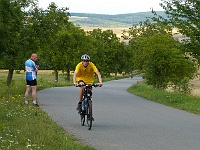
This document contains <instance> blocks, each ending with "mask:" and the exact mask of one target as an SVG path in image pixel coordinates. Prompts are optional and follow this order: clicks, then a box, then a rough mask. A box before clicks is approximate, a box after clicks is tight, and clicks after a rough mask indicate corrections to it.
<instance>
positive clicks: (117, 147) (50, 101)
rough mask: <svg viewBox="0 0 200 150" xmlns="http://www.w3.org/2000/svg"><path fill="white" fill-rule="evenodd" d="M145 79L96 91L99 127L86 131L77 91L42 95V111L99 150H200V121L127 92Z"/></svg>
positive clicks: (58, 90) (120, 82)
mask: <svg viewBox="0 0 200 150" xmlns="http://www.w3.org/2000/svg"><path fill="white" fill-rule="evenodd" d="M141 80H142V79H141V77H138V76H135V77H133V78H125V79H122V80H114V81H109V82H105V83H104V84H103V87H101V88H100V87H98V88H93V114H94V118H95V121H94V122H93V127H92V129H91V130H88V129H87V127H86V126H81V122H80V116H79V115H78V114H77V111H76V106H77V102H78V92H79V88H77V87H73V86H68V87H56V88H49V89H45V90H41V91H38V93H37V97H38V101H39V104H40V107H41V108H42V109H43V110H44V111H45V112H47V113H48V115H49V116H50V117H51V118H52V119H53V120H54V121H55V122H56V123H57V124H58V125H60V126H62V127H63V128H64V129H65V131H66V132H67V133H69V134H70V135H72V136H74V137H76V138H78V139H79V140H80V142H81V143H83V144H87V145H90V146H92V147H94V148H96V149H97V150H199V149H200V116H199V115H195V114H191V113H188V112H186V111H183V110H178V109H175V108H171V107H168V106H164V105H161V104H158V103H155V102H152V101H149V100H146V99H143V98H140V97H138V96H135V95H133V94H130V93H128V92H127V88H128V87H130V86H131V85H133V84H135V83H137V82H138V81H141Z"/></svg>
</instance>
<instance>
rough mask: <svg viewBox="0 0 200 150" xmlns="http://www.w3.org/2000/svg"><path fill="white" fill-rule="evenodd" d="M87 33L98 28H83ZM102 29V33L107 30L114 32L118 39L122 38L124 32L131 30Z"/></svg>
mask: <svg viewBox="0 0 200 150" xmlns="http://www.w3.org/2000/svg"><path fill="white" fill-rule="evenodd" d="M82 28H83V29H84V30H85V31H92V30H94V29H97V27H82ZM100 29H102V31H105V30H113V32H114V33H115V34H116V35H117V37H119V38H121V36H122V31H123V30H126V31H127V30H128V29H129V28H103V27H101V28H100Z"/></svg>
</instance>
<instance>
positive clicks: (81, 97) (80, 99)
mask: <svg viewBox="0 0 200 150" xmlns="http://www.w3.org/2000/svg"><path fill="white" fill-rule="evenodd" d="M78 84H84V81H83V80H80V81H78ZM83 91H84V87H81V88H80V91H79V102H78V106H77V108H76V110H77V111H78V112H79V113H80V112H81V110H82V99H83Z"/></svg>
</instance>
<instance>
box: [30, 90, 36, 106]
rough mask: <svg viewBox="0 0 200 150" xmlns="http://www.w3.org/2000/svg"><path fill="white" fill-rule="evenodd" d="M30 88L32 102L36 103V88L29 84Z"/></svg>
mask: <svg viewBox="0 0 200 150" xmlns="http://www.w3.org/2000/svg"><path fill="white" fill-rule="evenodd" d="M31 89H32V99H33V104H37V102H36V89H37V86H31Z"/></svg>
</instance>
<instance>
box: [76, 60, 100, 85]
mask: <svg viewBox="0 0 200 150" xmlns="http://www.w3.org/2000/svg"><path fill="white" fill-rule="evenodd" d="M97 71H98V70H97V68H96V66H95V65H94V64H93V63H92V62H89V64H88V66H87V67H84V66H83V64H82V62H80V63H79V64H78V65H77V66H76V69H75V73H77V75H76V82H78V81H79V80H83V81H84V82H85V83H86V84H92V83H94V73H95V72H97Z"/></svg>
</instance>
